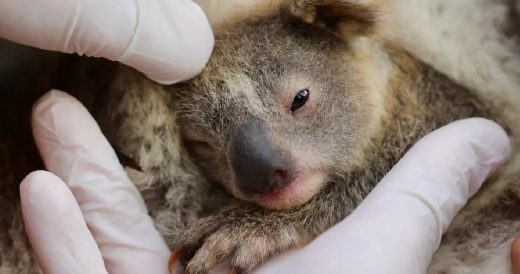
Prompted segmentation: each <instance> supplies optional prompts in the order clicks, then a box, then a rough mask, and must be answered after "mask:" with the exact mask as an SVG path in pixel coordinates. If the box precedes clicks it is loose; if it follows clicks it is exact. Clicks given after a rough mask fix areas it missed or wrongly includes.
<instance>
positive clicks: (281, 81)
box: [0, 1, 518, 274]
mask: <svg viewBox="0 0 520 274" xmlns="http://www.w3.org/2000/svg"><path fill="white" fill-rule="evenodd" d="M291 3H292V5H288V6H287V5H282V6H276V5H275V6H274V8H272V9H271V10H269V12H267V11H262V15H259V16H257V17H253V18H251V19H241V20H234V21H233V22H232V23H228V24H227V25H226V27H225V28H224V27H222V28H221V29H220V30H219V31H217V33H216V45H215V51H214V54H213V56H212V57H211V60H210V61H209V63H208V66H207V67H206V68H205V69H204V71H203V72H202V73H201V74H200V75H199V76H197V77H196V78H195V79H193V80H191V81H188V82H186V83H182V84H178V85H174V86H171V87H162V86H159V85H157V84H155V83H152V82H151V81H149V80H147V79H145V78H144V76H142V75H141V74H139V73H136V72H135V71H133V70H131V69H128V68H126V67H123V66H114V65H113V64H112V65H111V64H109V63H107V62H105V61H92V60H87V61H79V62H80V63H79V65H78V66H79V67H80V71H79V72H78V74H77V77H73V80H72V81H71V82H70V83H64V86H63V87H64V88H67V89H68V90H70V91H71V92H72V93H73V94H75V95H76V96H77V97H78V98H80V99H81V100H82V101H83V102H84V103H85V104H86V105H87V106H88V107H89V109H90V110H91V111H92V113H93V114H94V115H95V117H96V118H97V119H98V121H99V122H100V124H101V127H102V128H103V131H104V132H105V133H106V134H107V136H108V137H109V139H110V140H111V142H112V144H113V145H114V146H115V147H117V148H118V149H119V150H120V151H121V152H122V153H123V154H125V155H128V156H129V157H130V158H133V159H135V160H136V161H137V162H138V164H139V166H140V167H141V169H142V170H143V172H138V171H136V170H131V169H128V172H129V173H130V175H131V177H132V178H133V179H134V181H135V182H136V183H137V184H138V187H139V189H140V190H142V192H143V194H144V196H145V199H146V200H147V201H148V206H149V208H150V211H151V214H152V216H153V217H154V218H155V219H156V220H157V224H158V228H159V230H160V231H161V232H162V233H163V235H165V237H166V239H167V241H168V243H169V244H170V245H171V246H172V247H180V248H181V250H182V252H183V253H182V259H183V261H184V262H185V263H186V264H187V268H188V270H189V271H190V273H192V274H198V273H207V272H208V271H209V270H210V269H212V268H213V267H214V266H215V265H216V264H217V263H219V262H220V261H222V260H224V259H226V258H231V259H232V265H233V266H234V267H235V268H237V269H238V270H240V271H244V272H249V271H250V270H251V269H252V268H254V267H255V266H256V265H257V264H258V263H260V262H261V261H263V260H264V259H266V258H267V257H269V256H271V255H273V254H276V253H280V252H283V251H285V250H287V249H289V248H292V247H295V246H301V245H303V244H306V243H307V242H308V241H310V240H312V239H313V238H315V237H316V236H318V235H319V234H320V233H322V232H323V231H325V230H326V229H327V228H329V227H330V226H332V225H333V224H335V223H337V222H338V221H340V220H342V219H343V218H344V217H345V216H347V215H348V214H349V213H350V212H351V211H352V210H353V209H354V208H355V207H356V206H357V204H358V203H359V202H360V201H361V200H362V199H363V198H364V197H365V196H366V195H367V194H368V192H369V191H370V190H371V189H372V188H373V187H374V186H375V184H377V182H378V181H379V180H380V179H381V178H382V177H383V176H384V174H386V172H387V171H388V170H389V169H390V168H391V167H392V166H393V165H394V164H395V163H396V161H397V160H398V159H399V158H400V157H401V156H402V155H403V153H404V152H405V151H406V150H407V149H408V148H410V147H411V146H412V145H413V144H414V143H415V142H416V141H417V140H418V139H419V138H420V137H422V136H424V135H425V134H427V133H428V132H431V131H432V130H434V129H436V128H438V127H440V126H442V125H444V124H446V123H449V122H450V121H453V120H456V119H460V118H465V117H474V116H481V117H489V118H493V119H495V120H497V121H501V119H500V116H499V111H494V112H493V111H492V110H491V109H490V108H489V107H488V106H487V105H486V104H485V103H484V102H482V101H481V100H480V99H479V98H477V97H476V96H475V95H474V94H473V93H471V92H470V91H468V90H466V89H465V88H463V87H461V86H459V85H457V84H456V83H454V82H453V81H452V80H450V79H449V78H448V77H446V76H444V75H442V74H441V73H439V72H436V71H435V70H433V69H432V68H431V67H430V66H428V65H426V64H423V63H421V62H419V61H418V60H417V59H415V58H414V57H413V56H411V55H410V54H408V53H407V52H405V51H404V50H402V49H400V48H399V46H397V45H394V44H392V43H391V42H389V41H386V40H385V39H383V38H381V37H380V36H379V34H378V32H377V19H376V18H377V14H379V12H380V8H381V6H380V4H378V5H375V6H370V5H368V6H366V5H362V6H359V5H352V4H351V2H349V1H298V2H292V1H291ZM342 4H345V5H342ZM338 9H339V10H338ZM360 11H361V12H360ZM71 62H72V63H74V62H75V61H71ZM67 64H69V63H67ZM101 68H102V69H103V71H102V72H100V69H101ZM107 75H108V76H107ZM110 75H113V76H110ZM101 79H104V80H105V81H101ZM300 85H304V86H300ZM307 85H309V86H307ZM307 87H309V88H310V92H311V96H312V97H311V98H313V100H317V101H312V102H310V103H309V104H310V105H309V106H311V107H309V108H306V109H303V108H302V111H303V113H302V114H301V115H300V114H298V113H295V114H294V117H293V116H292V114H288V112H287V109H286V108H287V104H288V103H290V100H292V97H293V96H294V94H293V92H296V91H298V89H300V88H307ZM287 100H289V101H287ZM311 103H312V104H311ZM297 115H300V116H297ZM248 117H255V118H257V119H260V120H262V121H263V122H265V123H266V124H267V125H268V126H267V128H268V132H269V136H270V138H271V139H272V140H273V143H275V144H276V145H277V146H278V147H279V148H280V149H281V150H284V153H285V154H287V155H290V156H292V157H294V158H296V157H311V156H312V157H313V158H314V159H317V161H316V162H314V163H312V164H313V165H314V167H316V166H317V167H319V170H320V172H321V173H322V174H324V175H325V176H324V178H326V179H324V180H318V183H319V184H318V185H317V188H316V190H315V192H316V193H315V195H313V196H312V197H310V200H309V201H303V200H302V201H295V202H294V203H292V204H291V205H292V208H290V209H286V210H268V209H265V208H263V207H261V206H260V205H258V204H257V203H255V202H256V200H255V199H254V198H251V197H247V196H244V195H242V194H241V193H240V192H239V191H238V190H237V189H236V186H235V185H234V181H233V171H232V167H230V165H229V161H228V160H227V158H226V155H227V154H226V153H227V147H226V145H227V144H226V143H227V136H229V132H230V131H231V130H232V129H233V128H235V127H236V126H237V125H239V124H240V123H241V122H243V121H245V120H247V118H248ZM504 126H506V127H507V126H509V125H505V124H504ZM182 142H184V143H186V144H187V145H188V146H187V148H188V149H189V150H190V152H191V153H192V155H193V156H194V157H193V159H192V158H191V157H189V156H188V152H187V151H186V150H185V148H184V146H183V145H182ZM197 142H198V143H197ZM188 143H189V144H188ZM208 144H209V145H210V146H209V147H208ZM193 146H195V147H193ZM6 149H7V148H6ZM299 152H307V154H304V153H301V155H303V156H299V155H296V156H295V154H297V153H299ZM33 153H34V151H33ZM309 154H310V155H309ZM208 159H209V160H208ZM2 166H3V167H5V170H8V168H9V165H2ZM199 168H200V170H199ZM201 172H202V174H204V176H202V175H201ZM7 173H9V172H8V171H7ZM21 174H23V172H22V173H21ZM6 176H8V175H6ZM502 179H503V178H502ZM8 180H9V181H10V182H11V183H12V182H17V180H19V178H15V179H14V180H13V179H12V178H10V179H8ZM215 182H217V183H220V184H222V185H223V186H224V187H225V188H226V189H227V190H228V192H229V193H232V194H233V195H235V196H236V197H237V198H239V199H236V198H233V197H231V196H230V195H229V194H228V193H227V192H226V191H223V189H222V188H220V187H219V185H218V184H214V183H215ZM13 195H14V196H16V194H13ZM508 195H510V197H509V198H507V199H503V200H512V201H514V200H515V199H517V197H518V196H517V194H516V192H514V191H511V192H510V193H509V194H508ZM497 206H498V205H497ZM10 212H11V211H10ZM15 212H16V211H15ZM16 213H17V212H16ZM484 215H486V216H488V215H489V218H487V217H486V218H482V216H484ZM484 215H482V216H480V215H479V216H476V217H475V218H474V220H472V219H469V221H468V223H467V224H468V226H469V225H470V224H471V223H474V224H475V226H474V227H473V228H476V227H486V225H489V223H491V222H494V221H495V220H497V219H498V220H500V219H501V218H502V219H507V218H505V217H504V216H506V215H501V214H493V211H492V210H490V211H487V212H486V213H485V214H484ZM200 216H205V217H204V218H202V219H200V220H198V218H199V217H200ZM507 216H509V215H507ZM513 217H514V216H513ZM513 217H511V218H510V219H508V220H510V221H511V222H513V223H515V221H516V218H513ZM485 220H490V221H488V222H486V221H485ZM482 222H483V224H482ZM502 224H505V225H509V224H510V223H508V222H505V221H504V222H503V223H502ZM468 226H466V228H467V227H468ZM2 227H4V226H2ZM20 227H21V226H20V221H19V220H15V224H14V225H13V228H18V229H19V228H20ZM502 227H503V226H502ZM186 228H188V229H187V230H186V231H185V232H184V233H183V234H182V236H180V233H181V232H182V231H184V230H185V229H186ZM473 228H472V229H473ZM501 232H503V229H502V230H501ZM16 233H21V232H20V231H18V232H16ZM502 235H504V238H507V239H509V238H511V236H512V235H511V233H505V234H504V233H502ZM465 237H466V238H469V239H474V238H476V236H475V235H473V234H472V232H471V230H469V229H463V230H462V231H460V230H459V231H457V230H455V231H453V232H450V233H449V234H448V236H447V237H446V240H445V242H446V244H445V247H446V248H448V247H449V246H454V247H455V248H465V247H464V245H465V244H467V243H468V242H470V243H471V242H472V241H471V240H464V239H465ZM0 239H5V240H6V241H8V240H9V239H10V238H9V236H5V237H4V238H0ZM475 242H478V241H474V242H473V243H475ZM17 244H19V243H17ZM22 246H23V247H22V248H21V249H20V250H22V252H20V253H19V254H17V255H16V256H19V258H20V260H25V261H24V262H23V263H19V265H27V264H32V259H30V257H28V256H27V255H26V254H24V253H23V250H24V248H25V246H24V245H22ZM489 246H490V245H489V244H487V245H486V243H483V244H482V248H489ZM24 256H25V257H24ZM474 258H475V257H474ZM9 260H10V259H9ZM470 261H471V259H468V258H466V261H461V262H459V263H460V264H464V263H468V262H469V263H471V262H470ZM20 269H22V268H20ZM444 270H446V269H443V270H442V271H444ZM449 270H450V269H448V271H449ZM23 271H25V272H22V270H20V273H32V272H30V271H32V270H31V269H30V268H26V269H24V270H23ZM34 271H36V270H34ZM0 272H1V271H0Z"/></svg>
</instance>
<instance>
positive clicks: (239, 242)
mask: <svg viewBox="0 0 520 274" xmlns="http://www.w3.org/2000/svg"><path fill="white" fill-rule="evenodd" d="M456 136H457V137H456ZM460 136H463V137H460ZM454 137H456V138H454ZM439 147H440V148H443V149H442V150H439V149H438V148H439ZM510 149H511V148H510V144H509V139H508V138H507V134H506V133H505V132H504V130H503V129H501V128H500V127H499V126H498V125H496V124H495V123H493V122H490V121H488V120H484V119H479V118H475V119H468V120H465V121H461V122H456V123H453V124H451V125H448V126H446V127H444V128H442V129H440V130H438V131H435V132H434V133H432V134H430V135H428V136H427V137H425V138H424V139H423V140H422V141H420V142H419V143H417V144H416V145H415V146H414V148H413V149H411V151H410V152H409V153H407V154H406V156H405V157H404V158H403V159H402V160H401V161H400V162H399V163H398V164H397V165H396V166H395V167H394V169H392V171H391V172H389V173H388V174H387V175H386V177H385V178H384V179H383V180H382V181H381V182H380V183H379V184H378V186H377V187H376V188H375V189H374V191H372V192H371V194H370V195H369V196H368V197H367V199H366V200H364V202H363V203H361V200H362V199H363V197H364V194H362V193H360V194H358V195H355V194H353V193H350V192H349V191H352V188H351V187H349V185H348V184H347V183H341V182H340V181H338V182H336V183H333V184H330V185H329V186H328V188H326V189H324V190H323V191H322V192H321V193H320V194H319V195H317V196H316V197H315V198H314V199H313V200H311V201H310V202H309V203H307V204H305V205H304V206H302V207H300V208H298V209H296V210H293V211H289V212H284V211H270V210H266V209H263V208H260V207H257V206H254V205H249V204H245V203H243V202H239V201H236V204H233V205H230V206H228V207H227V208H224V209H222V210H221V211H220V212H218V213H217V214H216V215H212V216H208V217H205V218H203V219H201V220H200V222H198V223H197V224H195V226H194V227H192V228H191V229H189V230H188V231H187V232H186V233H185V234H184V236H183V237H181V242H180V245H179V246H180V248H181V249H180V254H178V255H179V256H180V260H181V262H184V263H185V264H186V266H187V270H188V271H189V272H190V273H192V274H201V273H208V272H209V271H210V270H211V269H212V268H213V267H214V266H215V265H217V264H218V263H220V262H221V261H223V260H224V259H226V258H230V259H231V266H232V267H234V268H235V269H237V271H238V272H245V273H249V272H251V271H252V270H253V269H254V267H255V266H257V265H258V264H260V263H261V262H263V261H264V260H265V259H267V258H268V257H270V256H272V255H275V254H279V253H282V252H284V251H286V250H289V249H292V248H294V247H302V246H303V245H305V244H307V243H308V242H309V241H311V240H313V239H314V238H315V237H317V236H318V235H320V234H321V233H323V232H324V231H325V230H327V229H329V228H330V227H331V226H333V225H334V224H336V223H338V222H340V221H341V220H343V218H344V217H345V216H346V215H348V214H350V213H351V212H352V210H354V208H356V206H357V205H358V204H359V203H361V206H359V207H358V208H357V209H356V210H355V211H354V212H353V214H352V215H350V216H349V217H348V218H346V219H345V220H344V221H342V222H341V223H339V224H338V225H337V226H335V227H333V228H332V229H330V230H329V231H327V232H326V233H325V234H323V235H322V236H320V237H319V238H317V239H316V240H315V241H313V242H312V243H311V244H309V245H308V246H306V247H305V248H303V249H301V250H300V251H298V252H295V253H292V254H290V255H288V256H283V257H282V258H278V259H275V260H274V261H273V262H270V263H267V264H266V265H265V266H263V267H261V268H260V270H259V272H258V273H389V272H388V271H389V270H390V272H391V273H421V272H424V271H425V270H426V268H427V266H428V264H429V262H430V260H431V256H432V254H433V252H434V251H435V250H436V249H437V247H438V245H439V242H440V238H441V235H442V233H443V232H444V231H445V230H446V228H447V227H448V225H449V223H450V222H451V220H452V219H453V217H454V216H455V214H456V213H457V212H458V210H459V209H460V208H461V207H462V206H463V205H464V204H465V203H466V201H467V199H468V198H469V197H470V196H472V195H473V194H474V193H475V192H476V191H477V190H478V188H479V187H480V185H481V183H482V182H483V181H484V180H485V178H486V177H487V176H488V175H489V174H490V173H492V172H493V171H494V170H495V168H496V167H497V166H499V165H500V164H501V163H503V162H504V161H505V159H506V158H507V157H508V155H509V153H510ZM347 181H348V178H347ZM348 183H350V184H352V183H356V182H354V181H349V182H348ZM343 195H345V197H344V196H343ZM347 197H349V198H350V199H348V198H347ZM352 197H357V198H358V200H353V199H352ZM367 216H370V217H369V218H367ZM409 254H415V256H409ZM374 261H375V262H378V263H377V264H374V263H373V262H374Z"/></svg>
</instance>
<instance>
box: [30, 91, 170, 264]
mask: <svg viewBox="0 0 520 274" xmlns="http://www.w3.org/2000/svg"><path fill="white" fill-rule="evenodd" d="M32 127H33V133H34V137H35V142H36V144H37V146H38V149H39V151H40V154H41V156H42V158H43V161H44V163H45V166H46V168H47V169H48V170H49V171H51V172H53V173H54V174H56V175H57V176H59V177H60V178H61V179H62V180H63V181H65V182H66V183H67V184H68V186H69V187H70V189H71V191H72V193H73V194H74V197H75V198H76V200H77V201H78V204H79V206H80V208H81V211H82V212H83V216H84V217H85V221H86V223H87V225H88V227H89V229H90V230H91V232H92V235H93V236H94V238H95V240H96V242H97V244H98V245H99V248H100V250H101V254H102V256H103V259H104V261H105V265H106V267H107V269H108V271H109V272H110V273H125V274H126V273H139V274H141V273H167V261H168V256H169V250H168V247H167V246H166V244H165V242H164V240H163V239H162V237H161V236H160V235H159V233H158V231H157V230H156V229H155V227H154V223H153V221H152V219H151V218H150V216H149V215H148V213H147V210H146V207H145V204H144V202H143V200H142V197H141V196H140V193H139V192H138V190H137V189H136V188H135V186H134V184H133V183H132V182H131V181H130V180H129V179H128V177H127V175H126V173H125V171H124V170H123V168H122V167H121V165H120V164H119V161H118V159H117V157H116V155H115V153H114V151H113V149H112V147H111V146H110V144H109V143H108V141H107V140H106V139H105V137H104V136H103V134H102V133H101V131H100V129H99V127H98V125H97V124H96V122H95V121H94V119H93V118H92V116H90V114H89V113H88V111H87V110H86V109H85V107H83V106H82V105H81V103H79V102H78V101H77V100H76V99H74V98H73V97H71V96H70V95H67V94H65V93H63V92H59V91H51V92H49V93H48V94H46V95H45V96H44V97H42V98H41V99H40V100H39V101H38V102H37V103H36V104H35V107H34V109H33V117H32Z"/></svg>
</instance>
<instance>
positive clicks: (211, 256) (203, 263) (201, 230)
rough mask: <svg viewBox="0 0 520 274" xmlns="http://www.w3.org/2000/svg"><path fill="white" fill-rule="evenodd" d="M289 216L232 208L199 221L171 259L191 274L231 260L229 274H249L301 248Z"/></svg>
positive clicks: (256, 209)
mask: <svg viewBox="0 0 520 274" xmlns="http://www.w3.org/2000/svg"><path fill="white" fill-rule="evenodd" d="M288 217H289V215H288V214H283V213H279V212H272V211H267V210H265V209H261V208H257V207H254V206H247V205H246V206H243V205H242V206H235V207H229V208H227V209H223V210H221V211H220V212H218V213H217V214H215V215H212V216H208V217H205V218H202V219H201V220H199V222H197V223H195V224H194V225H193V226H192V227H191V228H189V229H188V230H187V231H185V232H184V234H183V235H182V237H181V239H180V244H179V245H178V249H177V251H176V252H174V254H172V257H179V258H180V262H181V264H183V265H184V266H185V269H186V270H187V272H188V273H190V274H205V273H208V272H210V271H211V270H212V269H213V268H214V267H215V266H217V265H218V264H219V263H221V262H223V261H225V260H227V259H231V266H232V268H233V269H232V272H230V273H248V272H251V271H252V270H253V268H254V267H255V266H257V265H258V264H259V263H261V262H262V261H264V260H265V259H266V258H268V257H270V256H272V255H274V254H277V253H280V252H282V251H284V250H287V249H289V248H291V247H294V246H297V245H300V244H302V242H303V241H302V237H300V236H299V233H298V231H297V229H296V228H295V226H294V222H293V221H291V219H290V218H288Z"/></svg>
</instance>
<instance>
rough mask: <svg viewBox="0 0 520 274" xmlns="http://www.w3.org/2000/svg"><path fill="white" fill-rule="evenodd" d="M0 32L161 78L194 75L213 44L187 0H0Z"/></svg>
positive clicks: (205, 24) (168, 80)
mask: <svg viewBox="0 0 520 274" xmlns="http://www.w3.org/2000/svg"><path fill="white" fill-rule="evenodd" d="M27 7H30V8H27ZM0 37H4V38H7V39H10V40H13V41H15V42H18V43H21V44H25V45H30V46H35V47H38V48H42V49H46V50H55V51H62V52H66V53H78V54H80V55H83V54H85V55H87V56H95V57H104V58H107V59H110V60H114V61H120V62H122V63H124V64H126V65H129V66H132V67H134V68H136V69H137V70H139V71H141V72H144V73H145V74H146V75H147V76H148V77H150V78H151V79H153V80H155V81H158V82H160V83H163V84H171V83H174V82H178V81H181V80H185V79H188V78H191V77H193V76H195V74H197V73H198V72H199V71H200V70H202V68H203V67H204V65H205V64H206V62H207V60H208V58H209V56H210V54H211V50H212V48H213V34H212V31H211V27H210V25H209V23H208V21H207V19H206V17H205V15H204V13H203V12H202V10H201V9H200V8H199V6H197V4H195V3H193V2H192V1H189V0H175V1H169V0H157V1H146V0H132V1H127V0H112V1H103V0H73V1H70V0H69V1H65V0H47V1H31V0H17V1H12V0H0Z"/></svg>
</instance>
